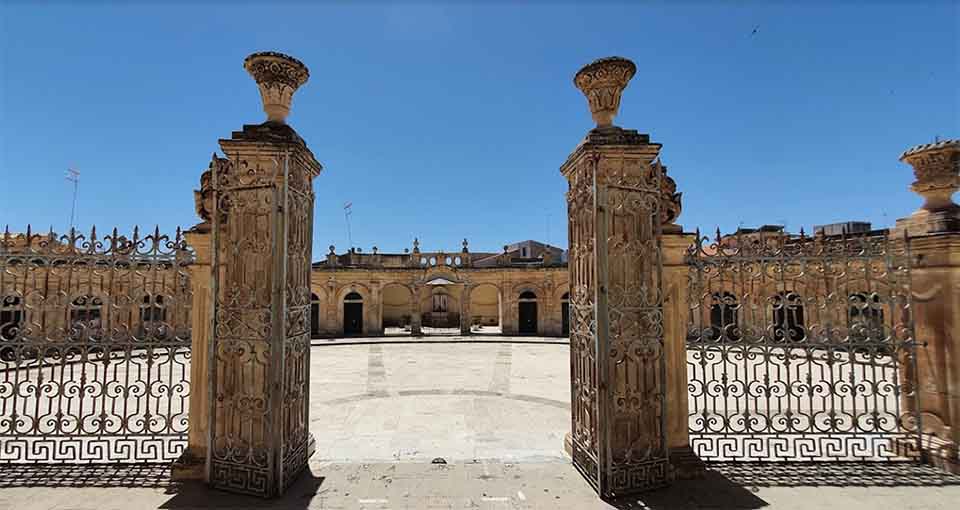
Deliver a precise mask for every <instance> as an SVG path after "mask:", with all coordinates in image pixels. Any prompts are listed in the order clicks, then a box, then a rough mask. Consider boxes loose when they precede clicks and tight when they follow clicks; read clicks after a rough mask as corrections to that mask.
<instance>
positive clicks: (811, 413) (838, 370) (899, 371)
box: [687, 232, 918, 461]
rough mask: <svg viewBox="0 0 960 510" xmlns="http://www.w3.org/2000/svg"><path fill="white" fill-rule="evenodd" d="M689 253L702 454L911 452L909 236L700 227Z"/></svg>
mask: <svg viewBox="0 0 960 510" xmlns="http://www.w3.org/2000/svg"><path fill="white" fill-rule="evenodd" d="M687 263H688V265H689V290H690V293H689V296H690V298H689V299H690V302H689V311H690V314H689V329H688V334H687V354H688V360H687V373H688V381H689V389H690V396H689V399H690V411H689V425H690V437H691V444H692V446H693V448H694V450H695V451H696V453H697V454H698V455H699V456H700V457H702V458H706V459H712V460H763V461H798V460H799V461H813V460H817V461H822V460H829V461H848V460H891V459H904V458H907V457H910V456H912V453H911V452H912V451H913V450H914V448H915V446H916V444H917V443H916V442H915V440H916V439H917V437H916V435H915V434H916V433H918V427H917V426H916V424H915V422H916V420H917V419H918V417H917V415H916V381H915V380H914V378H915V375H914V374H915V370H914V368H913V367H914V363H915V362H916V357H915V353H914V351H915V347H916V343H915V339H914V332H913V329H914V328H913V323H912V320H911V318H910V313H909V312H910V300H911V294H910V260H909V242H908V240H907V239H903V240H900V239H891V238H889V237H888V236H887V235H886V234H879V235H860V236H849V237H848V236H837V237H826V236H823V235H818V236H814V237H807V236H805V235H803V234H802V233H801V235H800V236H790V235H787V234H784V233H782V232H777V233H759V234H752V235H747V234H742V233H738V234H737V235H733V236H728V237H721V236H720V235H719V232H718V233H717V237H716V239H715V240H713V242H710V241H709V240H708V239H707V238H705V237H700V235H699V233H698V236H697V242H696V244H695V245H694V246H692V247H691V249H690V250H689V252H688V253H687Z"/></svg>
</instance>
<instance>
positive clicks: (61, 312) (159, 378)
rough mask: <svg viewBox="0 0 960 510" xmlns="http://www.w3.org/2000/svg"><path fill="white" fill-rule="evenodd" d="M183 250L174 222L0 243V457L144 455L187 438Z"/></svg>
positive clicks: (79, 459) (154, 456)
mask: <svg viewBox="0 0 960 510" xmlns="http://www.w3.org/2000/svg"><path fill="white" fill-rule="evenodd" d="M192 260H193V253H192V251H191V250H190V248H189V247H188V246H187V243H186V241H185V240H184V239H183V237H182V236H181V233H180V231H179V230H178V231H177V233H176V235H175V236H174V237H172V238H171V237H168V236H165V235H161V234H160V232H159V230H154V232H153V233H152V234H149V235H146V236H142V235H141V234H140V231H139V229H134V231H133V235H132V236H124V235H121V234H119V233H118V232H117V230H116V229H114V230H113V232H112V233H111V234H109V235H106V236H103V237H99V236H98V235H97V231H96V229H95V228H94V229H93V230H92V231H91V233H90V235H89V236H85V235H81V234H78V233H77V232H75V231H71V232H70V233H69V234H68V235H56V234H54V233H53V232H49V233H47V234H35V233H33V232H32V231H31V229H30V228H29V227H28V228H27V231H26V232H25V233H21V234H12V233H10V231H9V229H6V230H5V232H4V234H3V239H2V244H0V463H49V462H66V463H96V462H150V461H169V460H172V459H175V458H177V457H178V456H179V455H180V454H181V453H182V452H183V449H184V447H185V446H186V434H187V412H188V405H187V401H188V395H189V391H190V385H189V365H190V306H191V301H192V294H191V287H190V280H189V274H188V271H187V266H188V265H189V264H190V263H191V262H192Z"/></svg>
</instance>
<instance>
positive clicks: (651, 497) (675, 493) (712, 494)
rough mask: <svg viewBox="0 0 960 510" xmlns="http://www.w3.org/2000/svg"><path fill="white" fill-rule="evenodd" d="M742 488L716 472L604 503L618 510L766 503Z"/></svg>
mask: <svg viewBox="0 0 960 510" xmlns="http://www.w3.org/2000/svg"><path fill="white" fill-rule="evenodd" d="M754 492H755V490H750V489H748V488H745V487H743V486H742V485H740V484H738V483H736V482H734V481H732V480H730V479H728V478H727V477H725V476H724V475H722V474H720V473H718V472H716V471H708V472H707V473H706V476H705V477H704V478H703V479H701V480H678V481H676V482H674V483H673V485H671V486H669V487H665V488H663V489H659V490H655V491H651V492H648V493H644V494H640V495H637V496H632V497H624V498H620V499H616V500H611V501H607V504H609V505H611V506H612V507H613V508H616V509H619V510H640V509H646V510H672V509H679V508H725V509H726V508H729V509H739V510H751V509H755V508H763V507H765V506H767V505H768V503H767V502H766V501H764V500H762V499H760V498H758V497H757V496H756V495H755V494H754Z"/></svg>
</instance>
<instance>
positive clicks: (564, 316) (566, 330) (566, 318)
mask: <svg viewBox="0 0 960 510" xmlns="http://www.w3.org/2000/svg"><path fill="white" fill-rule="evenodd" d="M560 334H561V335H563V336H567V337H569V336H570V293H569V292H564V293H563V296H560Z"/></svg>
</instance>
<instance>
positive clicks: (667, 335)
mask: <svg viewBox="0 0 960 510" xmlns="http://www.w3.org/2000/svg"><path fill="white" fill-rule="evenodd" d="M677 230H679V231H676V232H674V233H664V234H663V237H662V238H661V250H662V254H663V286H664V291H665V294H664V300H663V337H664V347H665V351H666V354H665V359H666V363H667V367H666V375H667V377H666V386H667V402H669V406H670V409H669V412H668V413H667V416H666V418H667V419H666V422H667V445H668V446H669V448H670V465H671V467H673V470H674V474H675V476H676V477H677V478H680V479H690V478H699V477H702V476H703V474H704V464H703V461H702V460H700V458H699V457H697V455H696V454H695V453H694V452H693V449H692V448H690V425H689V423H688V422H689V416H688V411H687V409H688V408H689V404H688V402H687V399H688V398H689V391H690V390H689V388H688V386H687V322H688V315H689V312H690V309H689V304H688V303H689V300H688V296H689V282H688V278H689V272H690V270H689V267H688V266H687V264H686V261H685V260H684V257H685V255H686V252H687V250H688V249H689V248H690V246H691V245H693V244H694V242H695V240H696V235H695V234H684V233H682V229H679V228H678V229H677Z"/></svg>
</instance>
